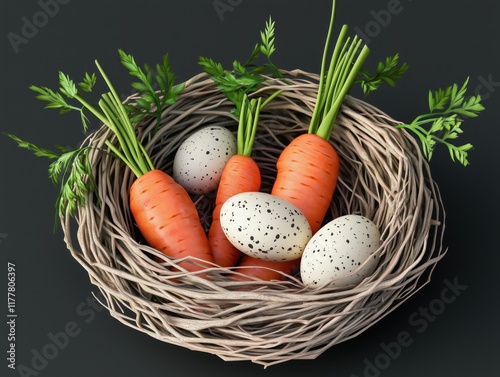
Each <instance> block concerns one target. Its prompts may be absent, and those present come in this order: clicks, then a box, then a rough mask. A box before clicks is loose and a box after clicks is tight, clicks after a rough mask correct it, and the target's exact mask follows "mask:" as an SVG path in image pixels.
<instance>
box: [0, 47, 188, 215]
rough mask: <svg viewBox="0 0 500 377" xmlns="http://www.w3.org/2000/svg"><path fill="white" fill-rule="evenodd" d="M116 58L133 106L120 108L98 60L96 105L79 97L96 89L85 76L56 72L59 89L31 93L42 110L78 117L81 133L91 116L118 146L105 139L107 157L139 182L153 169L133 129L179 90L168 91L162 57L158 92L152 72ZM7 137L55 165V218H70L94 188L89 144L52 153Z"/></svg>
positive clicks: (38, 88) (169, 84) (128, 58)
mask: <svg viewBox="0 0 500 377" xmlns="http://www.w3.org/2000/svg"><path fill="white" fill-rule="evenodd" d="M119 53H120V57H121V59H122V64H123V65H124V66H125V67H126V68H128V69H129V72H130V74H132V75H133V76H135V77H137V78H138V79H139V80H140V81H139V82H135V83H133V84H132V86H133V87H134V88H135V89H137V90H139V93H138V98H137V99H135V104H133V105H129V106H125V105H124V104H123V103H122V100H121V99H120V97H119V96H118V94H117V92H116V90H115V88H114V87H113V85H112V83H111V81H110V80H109V78H108V76H107V75H106V73H105V72H104V70H103V68H102V67H101V65H100V64H99V62H98V61H97V60H96V61H95V64H96V66H97V69H98V70H99V73H100V75H101V77H102V78H103V79H104V81H105V83H106V85H107V88H108V91H107V92H105V93H103V94H102V95H101V98H100V100H99V102H98V104H97V105H92V104H90V103H89V102H87V100H86V99H84V94H85V93H88V92H91V91H92V90H93V88H94V86H95V84H96V81H97V79H96V75H95V74H94V73H93V74H88V73H85V75H84V78H83V80H82V81H81V82H80V83H78V84H75V82H74V81H73V80H72V79H71V78H70V77H69V76H68V75H66V74H64V73H63V72H59V88H58V90H56V91H54V90H52V89H50V88H47V87H44V86H34V85H32V86H31V87H30V89H31V90H33V91H34V92H36V93H37V96H36V98H38V99H39V100H42V101H45V102H47V103H48V104H47V105H46V106H45V108H48V109H57V110H59V113H60V114H65V113H68V112H71V111H76V112H78V113H79V114H80V119H81V122H82V125H83V130H84V131H86V130H87V129H88V123H89V121H88V118H87V113H91V114H92V115H94V116H95V117H96V118H97V119H98V120H99V121H100V122H102V124H104V125H105V126H107V127H108V128H109V129H110V130H111V131H112V132H113V133H114V135H115V136H116V139H117V141H118V146H116V145H114V144H113V143H111V141H110V140H106V142H105V143H106V146H107V147H108V148H109V150H110V151H111V153H113V154H114V155H115V156H116V157H118V158H119V159H121V160H122V161H123V162H124V163H125V164H126V165H127V166H128V167H129V168H130V169H131V170H132V172H133V173H134V174H135V175H136V176H137V177H139V176H141V175H143V174H145V173H147V172H148V171H150V170H153V169H154V166H153V163H152V162H151V159H150V157H149V155H148V153H147V152H146V150H145V149H144V147H143V146H142V144H141V142H140V141H139V140H138V138H137V135H136V132H135V128H134V125H133V124H134V123H135V122H137V121H140V120H142V119H144V117H145V116H147V115H153V116H156V117H157V122H159V120H160V119H161V111H160V110H158V109H160V108H161V109H163V107H164V106H166V105H168V104H171V103H173V102H175V99H176V97H177V95H178V94H179V93H180V91H181V90H182V88H183V86H182V85H181V86H173V80H174V76H173V74H172V72H171V70H170V66H169V61H168V57H167V55H165V56H164V58H163V61H162V64H161V65H158V66H157V67H156V69H157V72H158V73H157V75H156V81H157V83H158V85H159V86H160V88H161V89H160V91H158V92H156V91H154V89H153V80H152V77H153V76H152V73H151V70H150V69H149V68H148V67H147V66H146V68H145V73H144V72H143V71H142V70H141V69H140V68H139V67H138V66H137V65H136V63H135V60H134V58H133V57H132V56H131V55H126V54H125V53H124V52H123V51H122V50H119ZM69 101H71V102H73V103H70V102H69ZM147 104H149V105H147ZM155 106H156V108H155ZM157 124H159V123H157ZM7 136H9V137H10V138H11V139H13V140H14V141H15V142H17V144H18V146H19V147H21V148H25V149H28V150H31V151H32V152H34V154H35V155H36V156H39V157H46V158H48V159H50V160H54V161H53V162H52V163H51V164H50V165H49V178H50V179H51V180H52V182H53V183H54V185H60V192H59V195H58V197H57V200H56V209H57V213H56V217H57V215H58V214H64V213H66V212H68V213H69V215H74V213H75V211H76V209H77V208H78V206H84V205H85V198H86V194H87V193H88V192H90V191H93V190H94V189H95V181H94V178H93V176H92V166H91V164H90V161H89V152H90V150H91V147H90V146H89V145H82V146H80V147H78V148H74V149H72V148H66V147H60V146H57V147H56V149H57V151H52V150H49V149H45V148H39V147H37V146H36V145H35V144H33V143H30V142H27V141H25V140H22V139H21V138H19V137H17V136H15V135H12V134H8V135H7ZM56 223H57V222H56Z"/></svg>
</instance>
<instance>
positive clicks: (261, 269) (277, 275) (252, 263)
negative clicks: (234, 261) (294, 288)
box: [234, 255, 300, 281]
mask: <svg viewBox="0 0 500 377" xmlns="http://www.w3.org/2000/svg"><path fill="white" fill-rule="evenodd" d="M238 266H240V267H245V268H238V273H239V274H241V275H236V274H235V275H234V276H235V278H236V279H239V280H252V278H254V279H255V278H256V279H260V280H264V281H271V280H283V279H284V278H285V276H284V275H283V274H282V273H285V274H287V275H293V274H294V273H295V272H296V271H297V269H298V268H299V266H300V258H299V259H294V260H291V261H286V262H270V261H267V260H263V259H258V258H254V257H251V256H249V255H245V256H244V257H243V259H242V260H241V262H240V263H239V264H238Z"/></svg>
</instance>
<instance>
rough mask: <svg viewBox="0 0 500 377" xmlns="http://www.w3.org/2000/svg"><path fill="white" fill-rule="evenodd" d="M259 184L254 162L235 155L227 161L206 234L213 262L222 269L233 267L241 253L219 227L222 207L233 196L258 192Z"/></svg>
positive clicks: (257, 171) (247, 157) (258, 172)
mask: <svg viewBox="0 0 500 377" xmlns="http://www.w3.org/2000/svg"><path fill="white" fill-rule="evenodd" d="M260 183H261V176H260V170H259V166H258V165H257V163H256V162H255V160H253V159H252V158H251V157H249V156H246V155H243V154H235V155H234V156H232V157H231V158H230V159H229V161H228V162H227V164H226V166H225V168H224V170H223V172H222V176H221V180H220V183H219V188H218V190H217V196H216V199H215V209H214V211H213V215H212V224H211V226H210V230H209V232H208V240H209V241H210V248H211V250H212V253H213V257H214V261H215V263H217V264H218V265H220V266H222V267H233V266H234V265H236V263H237V262H238V259H239V258H240V255H241V252H240V251H239V250H238V249H237V248H236V247H234V246H233V245H232V244H231V242H229V240H228V239H227V237H226V236H225V234H224V231H223V230H222V227H221V225H220V210H221V208H222V205H223V204H224V203H225V202H226V200H227V199H229V198H230V197H232V196H233V195H236V194H239V193H242V192H250V191H259V189H260Z"/></svg>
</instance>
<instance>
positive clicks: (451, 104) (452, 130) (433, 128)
mask: <svg viewBox="0 0 500 377" xmlns="http://www.w3.org/2000/svg"><path fill="white" fill-rule="evenodd" d="M468 83H469V78H467V79H466V80H465V82H464V84H463V85H462V86H461V87H459V86H458V85H457V84H453V85H451V86H449V87H447V88H445V89H438V90H437V91H435V92H432V91H429V113H428V114H422V115H419V116H417V117H416V118H415V119H414V120H413V121H412V122H411V123H408V124H400V125H398V126H397V128H405V129H407V130H409V131H411V132H413V133H414V134H415V135H416V136H417V137H418V139H419V140H420V142H421V144H422V151H423V153H424V156H425V157H426V158H427V159H428V160H430V159H431V158H432V154H433V152H434V148H435V146H436V144H438V143H440V144H443V145H445V146H446V147H447V148H448V152H449V154H450V157H451V159H452V161H458V162H460V163H461V164H462V165H463V166H467V165H469V160H468V158H467V157H468V156H467V155H468V153H467V152H468V151H469V150H471V149H472V144H470V143H466V144H463V145H455V144H454V143H453V140H456V139H457V138H458V136H459V135H460V134H461V133H463V130H462V128H461V126H462V123H463V121H464V118H467V117H468V118H475V117H477V116H478V114H479V113H480V112H481V111H483V110H484V107H483V105H481V96H479V95H477V96H471V97H468V98H466V97H465V94H466V92H467V85H468ZM425 125H428V127H427V128H425Z"/></svg>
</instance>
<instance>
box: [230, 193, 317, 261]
mask: <svg viewBox="0 0 500 377" xmlns="http://www.w3.org/2000/svg"><path fill="white" fill-rule="evenodd" d="M220 223H221V226H222V229H223V231H224V234H225V235H226V237H227V239H228V240H229V241H230V242H231V243H232V244H233V245H234V246H235V247H236V248H238V249H239V250H240V251H241V252H242V253H245V254H247V255H250V256H252V257H254V258H259V259H264V260H268V261H289V260H293V259H298V258H300V256H301V255H302V253H303V251H304V248H305V246H306V244H307V242H308V241H309V240H310V238H311V235H312V233H311V227H310V226H309V223H308V222H307V219H306V218H305V216H304V215H303V214H302V212H301V211H300V210H299V209H297V207H295V206H294V205H293V204H291V203H289V202H288V201H286V200H284V199H281V198H278V197H276V196H273V195H271V194H267V193H263V192H245V193H241V194H237V195H235V196H233V197H231V198H229V199H228V200H227V201H226V202H225V203H224V205H223V206H222V208H221V213H220Z"/></svg>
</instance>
